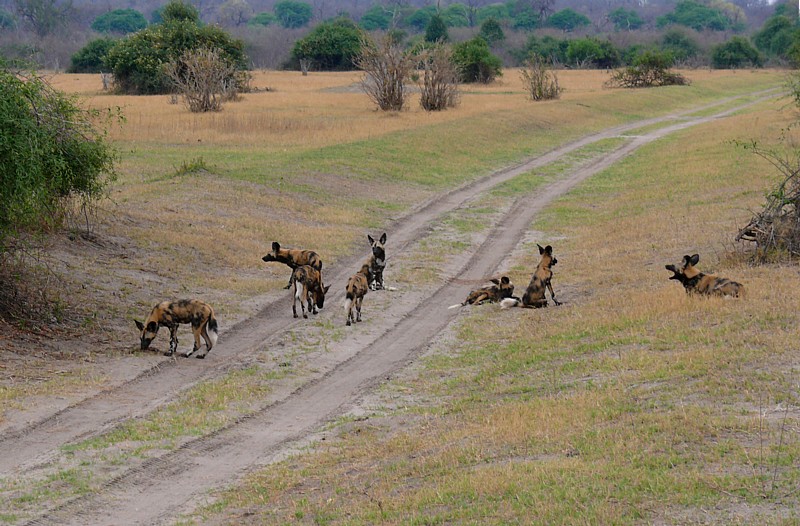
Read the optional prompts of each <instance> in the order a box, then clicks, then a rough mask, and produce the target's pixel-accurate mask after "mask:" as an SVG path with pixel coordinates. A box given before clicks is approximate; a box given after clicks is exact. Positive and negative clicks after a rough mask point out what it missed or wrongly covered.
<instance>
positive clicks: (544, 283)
mask: <svg viewBox="0 0 800 526" xmlns="http://www.w3.org/2000/svg"><path fill="white" fill-rule="evenodd" d="M536 246H537V247H539V254H541V256H542V259H541V260H540V261H539V266H537V267H536V270H535V271H534V273H533V276H532V277H531V282H530V283H529V284H528V288H527V289H526V290H525V294H524V295H523V296H522V299H519V298H517V297H512V298H508V299H505V300H503V301H501V302H500V306H501V307H502V308H504V309H506V308H508V307H516V306H518V305H520V306H522V307H528V308H532V309H538V308H540V307H547V298H546V297H545V292H546V291H547V290H549V291H550V298H551V299H552V300H553V303H555V304H556V305H561V302H560V301H558V300H557V299H556V295H555V293H554V292H553V284H552V283H551V280H552V279H553V270H552V267H553V265H555V264H556V263H558V260H557V259H556V258H555V256H553V247H551V246H550V245H547V246H546V247H544V248H542V246H541V245H536Z"/></svg>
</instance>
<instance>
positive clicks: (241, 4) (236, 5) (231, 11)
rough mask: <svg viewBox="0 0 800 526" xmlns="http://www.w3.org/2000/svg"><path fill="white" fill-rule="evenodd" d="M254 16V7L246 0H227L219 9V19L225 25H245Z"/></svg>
mask: <svg viewBox="0 0 800 526" xmlns="http://www.w3.org/2000/svg"><path fill="white" fill-rule="evenodd" d="M252 16H253V8H252V7H250V4H248V3H247V2H246V1H245V0H226V1H225V2H223V3H222V5H220V6H219V9H217V20H218V21H219V23H220V24H222V25H225V26H231V27H239V26H243V25H245V24H247V22H248V21H249V20H250V17H252Z"/></svg>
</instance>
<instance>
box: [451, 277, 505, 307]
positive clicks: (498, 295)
mask: <svg viewBox="0 0 800 526" xmlns="http://www.w3.org/2000/svg"><path fill="white" fill-rule="evenodd" d="M490 281H491V282H492V283H494V285H490V286H488V287H483V288H480V289H478V290H473V291H472V292H470V293H469V295H468V296H467V299H465V300H464V301H463V302H462V303H456V304H455V305H450V307H448V308H450V309H455V308H456V307H463V306H464V305H480V304H481V303H496V302H498V301H501V300H503V299H505V298H510V297H511V295H512V294H514V284H513V283H511V280H510V279H509V278H508V276H503V277H502V278H500V279H496V278H494V279H491V280H490Z"/></svg>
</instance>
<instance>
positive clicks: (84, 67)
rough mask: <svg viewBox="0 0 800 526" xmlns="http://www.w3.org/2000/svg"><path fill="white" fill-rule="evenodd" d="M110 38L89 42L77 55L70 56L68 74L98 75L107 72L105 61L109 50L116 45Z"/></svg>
mask: <svg viewBox="0 0 800 526" xmlns="http://www.w3.org/2000/svg"><path fill="white" fill-rule="evenodd" d="M116 43H117V41H116V40H114V39H112V38H97V39H95V40H92V41H90V42H89V43H88V44H86V45H85V46H84V47H83V48H82V49H80V50H79V51H78V52H77V53H75V54H74V55H72V57H71V59H70V66H69V68H68V69H67V72H68V73H100V72H102V71H103V70H105V71H108V67H107V66H106V63H105V59H106V55H108V52H109V50H111V48H112V47H114V46H115V45H116Z"/></svg>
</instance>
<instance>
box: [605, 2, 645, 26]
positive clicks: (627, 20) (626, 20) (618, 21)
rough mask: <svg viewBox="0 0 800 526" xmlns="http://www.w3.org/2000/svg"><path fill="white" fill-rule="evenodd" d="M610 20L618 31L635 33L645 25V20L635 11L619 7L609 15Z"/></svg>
mask: <svg viewBox="0 0 800 526" xmlns="http://www.w3.org/2000/svg"><path fill="white" fill-rule="evenodd" d="M607 16H608V20H609V21H610V22H611V23H612V24H614V29H616V30H617V31H633V30H635V29H639V28H640V27H642V26H643V25H644V20H642V17H640V16H639V13H637V12H636V11H634V10H633V9H625V8H624V7H618V8H616V9H614V10H613V11H611V12H609V13H608V15H607Z"/></svg>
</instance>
